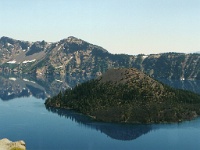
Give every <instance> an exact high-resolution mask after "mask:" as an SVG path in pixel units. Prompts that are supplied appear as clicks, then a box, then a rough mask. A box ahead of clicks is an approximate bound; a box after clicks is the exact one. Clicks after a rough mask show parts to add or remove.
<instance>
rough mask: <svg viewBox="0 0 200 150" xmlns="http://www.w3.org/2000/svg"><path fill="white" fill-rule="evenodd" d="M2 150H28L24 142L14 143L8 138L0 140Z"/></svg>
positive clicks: (0, 149)
mask: <svg viewBox="0 0 200 150" xmlns="http://www.w3.org/2000/svg"><path fill="white" fill-rule="evenodd" d="M0 150H26V144H25V142H24V141H22V140H21V141H16V142H12V141H10V140H8V139H6V138H4V139H2V140H0Z"/></svg>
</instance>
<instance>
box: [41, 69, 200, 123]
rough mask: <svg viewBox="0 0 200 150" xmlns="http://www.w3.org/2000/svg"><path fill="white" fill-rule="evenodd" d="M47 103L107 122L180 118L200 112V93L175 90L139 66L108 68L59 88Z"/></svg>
mask: <svg viewBox="0 0 200 150" xmlns="http://www.w3.org/2000/svg"><path fill="white" fill-rule="evenodd" d="M45 104H46V106H47V107H49V106H50V107H58V108H67V109H74V110H76V111H78V112H81V113H83V114H86V115H88V116H91V117H93V118H94V119H97V120H99V121H106V122H124V123H161V122H179V121H183V120H190V119H193V118H195V117H196V116H198V115H199V114H200V95H197V94H194V93H192V92H189V91H184V90H175V89H173V88H171V87H168V86H166V85H163V84H162V83H160V82H158V81H155V80H153V79H152V78H150V77H149V76H147V75H145V74H143V73H141V72H139V71H138V70H136V69H112V70H109V71H108V72H106V73H105V74H104V75H103V76H102V77H101V78H99V79H96V80H91V81H88V82H85V83H83V84H80V85H77V86H76V87H74V88H73V89H68V90H66V91H65V92H64V93H61V92H60V93H59V94H58V95H57V96H54V97H52V98H49V99H47V100H46V102H45Z"/></svg>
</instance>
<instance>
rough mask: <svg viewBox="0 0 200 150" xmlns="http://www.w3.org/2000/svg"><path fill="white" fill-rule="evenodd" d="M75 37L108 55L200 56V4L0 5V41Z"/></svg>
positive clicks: (131, 0) (195, 0)
mask: <svg viewBox="0 0 200 150" xmlns="http://www.w3.org/2000/svg"><path fill="white" fill-rule="evenodd" d="M2 36H8V37H11V38H14V39H19V40H25V41H41V40H45V41H47V42H56V41H59V40H61V39H64V38H67V37H69V36H74V37H77V38H80V39H82V40H85V41H87V42H89V43H92V44H95V45H99V46H101V47H103V48H105V49H107V50H108V51H109V52H111V53H124V54H131V55H136V54H141V53H143V54H150V53H163V52H184V53H189V52H191V53H192V52H196V51H200V0H101V1H94V0H10V1H9V0H0V37H2Z"/></svg>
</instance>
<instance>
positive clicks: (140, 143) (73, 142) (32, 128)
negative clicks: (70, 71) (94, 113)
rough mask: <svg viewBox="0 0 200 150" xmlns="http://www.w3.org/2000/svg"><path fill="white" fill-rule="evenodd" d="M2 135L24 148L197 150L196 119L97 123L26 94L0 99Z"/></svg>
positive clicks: (198, 130) (199, 146)
mask: <svg viewBox="0 0 200 150" xmlns="http://www.w3.org/2000/svg"><path fill="white" fill-rule="evenodd" d="M195 85H196V84H195ZM198 85H199V84H197V87H198ZM195 89H197V88H195ZM197 93H198V90H197ZM5 137H6V138H9V139H10V140H12V141H16V140H21V139H23V140H24V141H25V142H26V145H27V149H28V150H38V149H40V150H51V149H52V150H54V149H55V150H59V149H61V150H62V149H63V150H65V149H66V150H68V149H69V150H79V149H80V150H93V149H95V150H102V149H108V150H111V149H113V150H124V149H131V150H132V149H137V150H146V149H152V150H179V149H182V150H184V149H185V150H199V149H200V118H197V119H195V120H193V121H187V122H183V123H179V124H159V125H155V124H154V125H122V124H109V123H100V122H94V121H92V120H90V119H89V118H87V117H84V116H83V115H81V114H78V113H75V112H73V111H66V110H57V109H46V108H45V106H44V100H43V99H38V98H35V97H33V96H29V97H21V98H13V99H11V100H9V101H5V100H4V101H3V100H0V139H1V138H5Z"/></svg>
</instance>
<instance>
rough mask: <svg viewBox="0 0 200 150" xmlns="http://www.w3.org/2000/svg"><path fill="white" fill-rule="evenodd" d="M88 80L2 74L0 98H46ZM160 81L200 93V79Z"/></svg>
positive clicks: (0, 76)
mask: <svg viewBox="0 0 200 150" xmlns="http://www.w3.org/2000/svg"><path fill="white" fill-rule="evenodd" d="M87 80H89V79H82V78H80V77H68V76H67V77H63V78H61V77H60V76H59V77H50V76H48V77H45V78H44V77H43V78H36V77H34V76H31V75H16V74H13V75H10V74H9V75H8V74H0V85H1V86H0V99H2V100H11V99H14V98H17V97H29V96H31V95H32V96H34V97H36V98H42V99H46V98H47V97H52V96H54V95H56V94H58V93H59V92H60V91H63V90H65V89H67V88H72V87H74V86H75V85H77V84H79V83H81V82H84V81H87ZM160 81H161V82H163V83H165V84H168V85H169V86H172V87H175V88H180V89H186V90H190V91H193V92H196V93H199V94H200V80H198V81H180V80H166V79H161V80H160Z"/></svg>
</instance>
